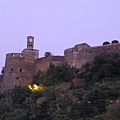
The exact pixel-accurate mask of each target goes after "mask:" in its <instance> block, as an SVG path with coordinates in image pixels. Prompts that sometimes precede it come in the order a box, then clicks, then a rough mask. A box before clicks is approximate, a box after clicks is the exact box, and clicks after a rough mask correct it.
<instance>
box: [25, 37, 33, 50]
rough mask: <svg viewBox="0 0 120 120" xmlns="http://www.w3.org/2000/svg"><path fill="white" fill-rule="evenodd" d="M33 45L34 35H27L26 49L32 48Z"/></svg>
mask: <svg viewBox="0 0 120 120" xmlns="http://www.w3.org/2000/svg"><path fill="white" fill-rule="evenodd" d="M33 47H34V37H33V36H28V37H27V49H33Z"/></svg>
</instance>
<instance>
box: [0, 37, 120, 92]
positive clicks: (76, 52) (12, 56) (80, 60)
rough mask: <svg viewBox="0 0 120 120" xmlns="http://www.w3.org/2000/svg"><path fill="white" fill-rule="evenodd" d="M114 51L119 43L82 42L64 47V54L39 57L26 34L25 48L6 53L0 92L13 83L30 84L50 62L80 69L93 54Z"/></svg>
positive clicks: (118, 50) (91, 60)
mask: <svg viewBox="0 0 120 120" xmlns="http://www.w3.org/2000/svg"><path fill="white" fill-rule="evenodd" d="M115 42H116V41H115ZM112 43H113V42H112ZM114 52H120V43H114V44H107V45H101V46H95V47H91V46H89V45H88V44H86V43H82V44H77V45H75V46H74V47H72V48H69V49H66V50H65V51H64V56H52V55H50V56H48V57H42V58H39V50H36V49H34V37H33V36H28V37H27V48H25V49H24V50H23V51H22V52H21V53H8V54H6V62H5V68H4V73H3V76H1V77H0V78H1V79H0V92H1V91H4V90H7V89H11V88H13V87H14V86H15V85H16V86H18V85H20V86H26V85H27V84H30V83H31V82H32V80H33V76H34V74H36V73H37V72H38V70H41V71H43V72H46V71H47V69H48V68H49V66H50V64H54V65H55V66H61V65H63V64H65V63H67V64H69V65H70V66H74V67H76V68H78V69H80V68H81V67H82V66H83V65H84V64H86V63H92V62H93V60H94V57H95V56H97V55H100V54H105V53H114Z"/></svg>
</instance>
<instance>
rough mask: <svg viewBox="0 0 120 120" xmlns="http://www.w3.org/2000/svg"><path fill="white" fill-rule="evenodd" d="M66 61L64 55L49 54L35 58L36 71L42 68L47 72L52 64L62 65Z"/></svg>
mask: <svg viewBox="0 0 120 120" xmlns="http://www.w3.org/2000/svg"><path fill="white" fill-rule="evenodd" d="M64 63H65V57H64V56H48V57H43V58H39V59H36V60H35V71H36V72H37V71H38V70H41V71H43V72H46V71H47V69H48V68H49V65H50V64H54V65H55V66H60V65H63V64H64Z"/></svg>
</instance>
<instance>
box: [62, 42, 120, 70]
mask: <svg viewBox="0 0 120 120" xmlns="http://www.w3.org/2000/svg"><path fill="white" fill-rule="evenodd" d="M81 45H82V49H77V48H76V46H75V47H73V48H70V49H66V50H65V51H64V54H65V62H66V63H68V64H69V65H71V66H75V67H76V68H81V67H82V65H84V64H85V63H92V62H93V59H94V57H95V56H96V55H100V54H104V53H114V52H120V43H116V44H110V45H103V46H97V47H90V46H87V45H86V43H85V44H80V45H77V46H78V47H80V46H81ZM83 46H85V47H83Z"/></svg>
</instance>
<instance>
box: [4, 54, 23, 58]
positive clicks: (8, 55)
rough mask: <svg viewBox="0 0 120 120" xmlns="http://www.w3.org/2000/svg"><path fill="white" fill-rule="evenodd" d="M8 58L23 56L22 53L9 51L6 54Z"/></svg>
mask: <svg viewBox="0 0 120 120" xmlns="http://www.w3.org/2000/svg"><path fill="white" fill-rule="evenodd" d="M6 58H7V59H14V58H23V54H22V53H8V54H6Z"/></svg>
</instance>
